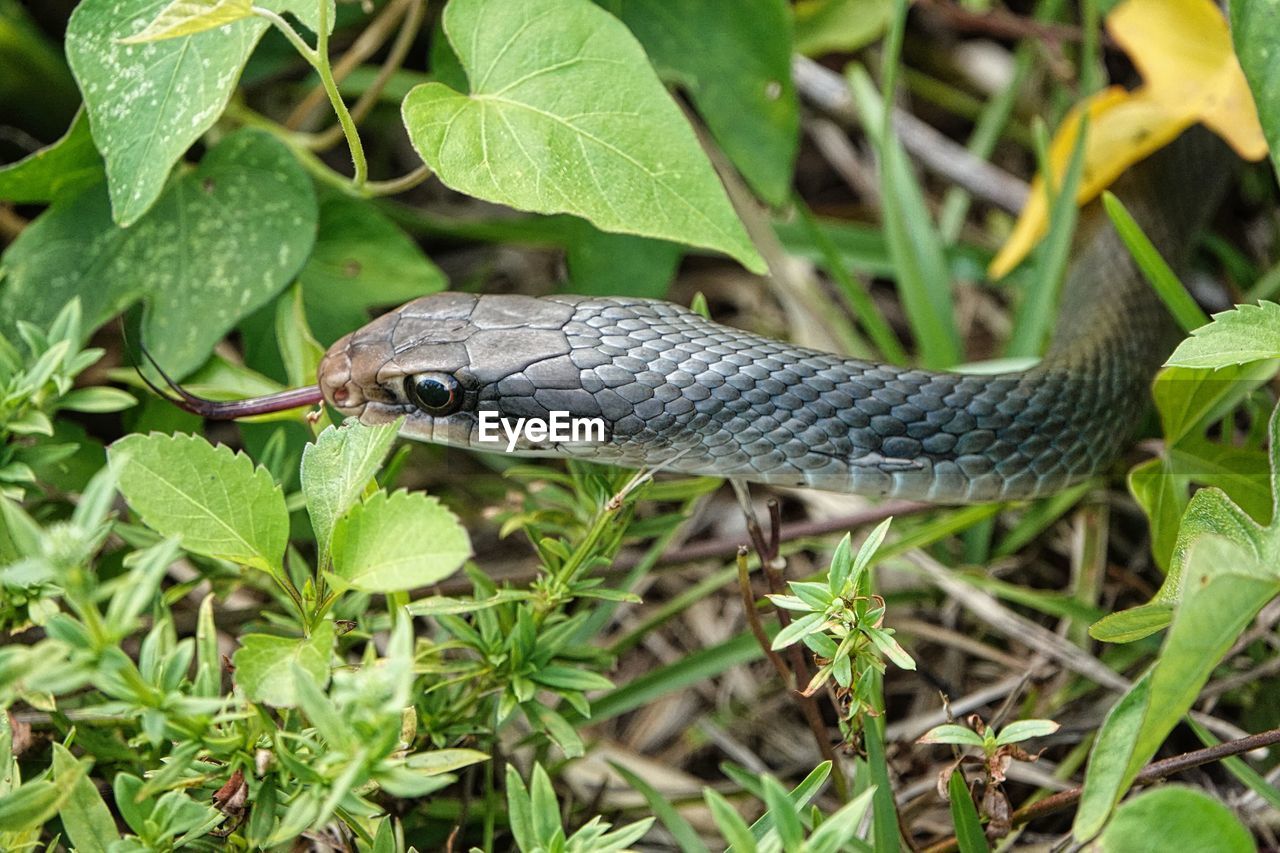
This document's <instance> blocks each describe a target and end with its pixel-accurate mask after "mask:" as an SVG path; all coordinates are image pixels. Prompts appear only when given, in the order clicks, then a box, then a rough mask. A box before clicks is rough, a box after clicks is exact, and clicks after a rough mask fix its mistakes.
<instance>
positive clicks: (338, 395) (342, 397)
mask: <svg viewBox="0 0 1280 853" xmlns="http://www.w3.org/2000/svg"><path fill="white" fill-rule="evenodd" d="M350 396H351V393H350V392H349V391H348V390H347V388H346V386H343V387H341V388H339V389H338V390H336V391H334V392H333V402H334V404H335V405H338V406H342V405H345V404H346V402H347V398H348V397H350Z"/></svg>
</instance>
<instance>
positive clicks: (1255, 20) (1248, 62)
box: [1227, 0, 1280, 173]
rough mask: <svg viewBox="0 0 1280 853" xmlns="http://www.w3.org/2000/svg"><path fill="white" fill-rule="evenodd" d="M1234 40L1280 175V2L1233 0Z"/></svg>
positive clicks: (1274, 163)
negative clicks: (1279, 40) (1279, 35)
mask: <svg viewBox="0 0 1280 853" xmlns="http://www.w3.org/2000/svg"><path fill="white" fill-rule="evenodd" d="M1227 5H1228V7H1229V9H1230V16H1231V40H1232V42H1234V44H1235V48H1236V56H1237V57H1239V59H1240V67H1241V68H1242V69H1244V76H1245V79H1246V80H1248V81H1249V89H1250V90H1251V91H1252V92H1253V101H1254V103H1255V104H1256V105H1257V107H1258V118H1259V119H1260V120H1261V122H1262V132H1263V135H1264V136H1266V138H1267V147H1269V148H1270V149H1271V164H1272V167H1273V168H1275V170H1276V171H1277V173H1280V52H1277V51H1276V19H1277V18H1280V0H1230V2H1229V3H1228V4H1227Z"/></svg>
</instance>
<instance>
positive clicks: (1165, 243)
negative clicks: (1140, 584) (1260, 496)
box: [319, 130, 1230, 503]
mask: <svg viewBox="0 0 1280 853" xmlns="http://www.w3.org/2000/svg"><path fill="white" fill-rule="evenodd" d="M1229 163H1230V159H1229V157H1228V155H1227V154H1226V153H1225V150H1224V148H1223V146H1222V145H1221V144H1220V143H1218V142H1217V140H1216V139H1213V138H1211V137H1210V136H1209V134H1207V133H1206V132H1203V131H1200V130H1195V131H1192V132H1189V133H1187V134H1184V136H1183V137H1182V138H1181V139H1179V140H1178V141H1177V142H1175V143H1174V144H1173V145H1171V146H1169V147H1168V148H1166V149H1164V150H1163V151H1161V152H1158V153H1157V154H1156V155H1153V156H1152V157H1150V158H1149V159H1148V160H1147V161H1145V162H1144V163H1143V164H1141V165H1140V166H1139V167H1137V168H1135V169H1134V170H1132V171H1131V172H1130V173H1129V174H1128V175H1126V176H1125V178H1123V179H1122V180H1121V181H1120V182H1118V183H1117V184H1116V185H1115V187H1114V188H1113V189H1114V191H1115V192H1116V194H1117V195H1118V196H1120V197H1121V199H1122V200H1123V201H1124V202H1125V204H1126V205H1127V206H1128V208H1129V210H1130V212H1131V213H1132V214H1133V215H1134V217H1135V218H1136V219H1137V220H1138V222H1139V223H1140V224H1141V225H1142V227H1143V229H1144V231H1145V232H1146V233H1147V235H1148V236H1150V237H1151V238H1152V240H1153V241H1154V242H1155V243H1156V245H1157V246H1158V247H1161V249H1162V251H1163V252H1164V254H1165V256H1166V257H1167V258H1169V259H1170V260H1171V261H1172V262H1173V263H1174V265H1175V266H1177V265H1179V264H1180V263H1181V262H1183V261H1185V259H1186V255H1187V253H1188V250H1189V247H1190V245H1191V242H1192V239H1193V237H1194V234H1195V233H1196V231H1198V230H1199V228H1200V227H1201V226H1202V225H1203V222H1204V220H1205V218H1206V217H1207V216H1208V214H1209V213H1210V212H1211V211H1212V210H1213V208H1214V205H1215V202H1216V199H1217V198H1218V197H1219V196H1220V194H1221V191H1222V189H1223V188H1224V187H1225V184H1226V177H1227V175H1228V174H1229V171H1230V169H1229V166H1228V164H1229ZM1093 207H1094V208H1096V205H1094V206H1093ZM1076 246H1077V248H1076V251H1075V255H1074V258H1075V261H1074V263H1073V265H1072V267H1071V269H1070V270H1069V272H1068V274H1067V280H1066V282H1065V283H1064V291H1063V298H1062V308H1061V311H1060V315H1059V321H1058V325H1057V329H1056V331H1055V335H1054V340H1053V343H1052V345H1051V347H1050V349H1049V352H1048V354H1047V355H1046V356H1045V358H1044V359H1043V360H1042V361H1041V362H1040V364H1038V365H1037V366H1035V367H1033V368H1031V369H1029V370H1026V371H1021V372H1016V373H1002V374H996V375H975V374H958V373H948V372H935V371H927V370H918V369H912V368H906V367H895V366H892V365H885V364H875V363H871V362H867V361H861V360H857V359H851V358H845V357H842V356H839V355H834V354H832V353H826V352H820V351H817V350H811V349H806V348H803V347H797V346H793V345H791V344H787V343H784V342H780V341H775V340H771V339H769V338H764V337H761V336H758V335H754V334H750V333H748V332H744V331H741V330H738V329H733V328H729V327H726V326H721V325H718V324H716V323H713V322H711V321H709V320H706V319H704V318H703V317H701V316H700V315H698V314H695V313H694V312H692V311H690V310H688V309H686V308H682V307H680V306H677V305H673V304H671V303H666V302H660V301H654V300H644V299H627V298H619V299H610V298H594V297H575V296H550V297H544V298H541V299H535V298H531V297H524V296H501V295H485V296H476V295H468V294H454V293H446V294H437V295H434V296H428V297H424V298H422V299H418V300H414V301H413V302H410V303H408V304H407V305H404V306H402V307H401V308H399V309H397V310H395V311H392V312H390V313H388V314H386V315H384V316H382V317H380V318H378V319H377V320H374V321H373V322H371V323H370V324H368V325H367V326H365V327H363V328H362V329H360V330H358V331H356V332H354V333H352V334H351V335H348V336H347V337H346V338H343V339H342V340H340V341H338V342H337V343H336V344H334V346H333V347H332V348H331V349H330V351H329V354H328V355H327V356H326V358H325V360H324V361H323V362H322V364H321V366H320V371H319V378H320V385H321V388H322V390H323V392H324V394H325V397H326V399H327V400H328V401H329V402H330V403H331V404H332V405H334V406H335V407H336V408H338V409H339V410H341V411H343V412H345V413H347V414H352V415H356V416H359V417H360V419H361V420H363V421H364V422H366V423H381V422H388V421H391V420H394V419H395V418H397V417H399V416H401V415H404V416H406V421H405V424H404V426H403V428H402V432H403V434H405V435H407V436H410V437H413V438H419V439H423V440H426V441H433V442H439V443H447V444H456V445H463V446H470V447H476V448H479V449H502V448H503V447H504V446H505V445H504V444H486V443H484V442H482V441H481V440H480V436H479V424H480V415H481V413H484V412H494V413H496V414H497V415H498V416H500V417H502V418H505V419H508V420H515V419H519V418H525V419H529V418H542V419H549V418H550V417H551V414H552V413H553V412H565V413H568V415H569V416H571V417H575V418H598V419H601V420H602V421H603V422H604V424H605V425H606V435H605V440H604V441H579V442H572V441H570V442H551V441H536V440H523V441H521V442H520V444H519V445H518V447H517V451H518V452H520V453H522V454H524V455H560V456H575V457H580V458H589V459H594V460H598V461H601V462H606V463H612V464H617V465H624V466H631V467H640V466H653V467H663V468H664V469H666V470H674V471H680V472H685V473H691V474H707V475H713V476H722V477H733V478H740V479H743V480H746V481H750V482H761V483H772V484H778V485H787V486H808V487H812V488H818V489H827V490H832V491H842V492H856V493H860V494H869V495H879V496H894V497H903V498H912V499H921V500H931V501H937V502H946V503H959V502H978V501H992V500H1007V499H1016V498H1031V497H1036V496H1039V495H1044V494H1048V493H1051V492H1054V491H1057V490H1060V489H1062V488H1065V487H1066V486H1069V485H1071V484H1072V483H1075V482H1077V481H1079V480H1081V479H1083V478H1085V477H1088V476H1090V475H1091V474H1093V473H1095V472H1097V471H1098V470H1100V469H1101V468H1103V467H1105V466H1107V465H1109V464H1110V463H1111V462H1112V461H1114V459H1115V458H1116V456H1117V455H1118V454H1119V453H1120V451H1121V450H1122V449H1123V448H1124V446H1125V443H1126V441H1127V440H1128V438H1129V436H1130V434H1131V432H1132V429H1133V425H1134V423H1135V422H1136V421H1137V420H1138V417H1139V416H1140V414H1141V412H1142V410H1143V408H1144V407H1145V405H1146V400H1147V396H1148V394H1147V389H1148V385H1149V383H1150V380H1151V376H1152V375H1153V373H1154V371H1155V369H1156V367H1157V366H1158V365H1159V363H1160V362H1161V361H1162V360H1163V357H1164V356H1165V355H1166V354H1167V353H1168V349H1169V345H1170V343H1171V341H1172V339H1173V338H1172V327H1171V323H1170V321H1169V319H1168V317H1167V315H1166V314H1165V312H1164V309H1163V308H1162V306H1161V305H1160V304H1159V301H1158V300H1157V298H1156V297H1155V296H1154V294H1153V293H1152V292H1151V291H1150V289H1149V287H1148V286H1147V284H1146V283H1145V281H1144V280H1143V279H1142V277H1141V276H1140V275H1139V273H1138V271H1137V270H1136V269H1135V267H1134V264H1133V262H1132V260H1131V259H1130V257H1129V255H1128V252H1127V251H1126V250H1125V248H1124V246H1123V244H1122V243H1121V241H1120V240H1119V238H1118V237H1117V236H1116V234H1115V232H1114V231H1113V230H1112V229H1111V227H1110V226H1109V225H1108V224H1106V222H1105V217H1103V216H1101V215H1100V213H1099V212H1098V211H1097V210H1096V209H1088V208H1087V209H1086V210H1085V212H1084V214H1083V216H1082V219H1081V227H1080V229H1079V230H1078V233H1077V243H1076ZM426 372H431V373H440V374H448V375H451V376H452V377H454V378H455V379H456V380H457V382H458V384H459V386H460V393H461V394H462V399H461V407H460V408H459V409H458V410H457V411H455V412H453V413H451V414H448V415H443V416H438V417H433V416H431V415H429V414H427V413H426V412H425V411H423V410H422V409H420V408H419V407H417V406H415V405H414V404H413V403H411V402H410V401H409V399H408V397H407V396H406V392H405V389H404V386H405V380H406V378H407V377H413V376H417V375H420V374H422V373H426Z"/></svg>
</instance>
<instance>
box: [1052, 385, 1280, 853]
mask: <svg viewBox="0 0 1280 853" xmlns="http://www.w3.org/2000/svg"><path fill="white" fill-rule="evenodd" d="M1270 439H1271V448H1272V450H1271V453H1272V460H1271V488H1272V495H1273V500H1275V499H1280V407H1277V409H1276V411H1275V412H1273V414H1272V417H1271V423H1270ZM1272 516H1273V520H1272V523H1271V526H1269V527H1262V526H1260V525H1258V524H1257V523H1256V522H1255V521H1253V520H1252V519H1251V518H1250V517H1249V515H1248V514H1247V513H1245V512H1244V511H1243V510H1241V509H1240V508H1239V507H1238V506H1236V505H1235V504H1233V503H1232V502H1231V501H1230V500H1229V499H1228V498H1227V496H1226V495H1225V494H1224V493H1222V492H1221V491H1219V490H1217V489H1212V488H1210V489H1202V490H1201V491H1199V492H1197V493H1196V495H1195V497H1194V498H1192V501H1191V503H1190V505H1189V506H1188V507H1187V511H1186V514H1185V515H1184V517H1183V521H1182V528H1181V530H1180V532H1179V537H1178V543H1177V545H1176V546H1175V549H1174V558H1173V565H1172V567H1171V571H1170V573H1169V576H1168V578H1167V579H1166V584H1165V587H1162V589H1161V595H1162V598H1161V600H1162V601H1164V602H1167V603H1173V602H1176V603H1177V609H1176V610H1175V611H1174V614H1173V620H1172V623H1171V624H1170V627H1169V632H1168V635H1167V636H1166V637H1165V643H1164V648H1163V649H1162V650H1161V653H1160V657H1159V658H1158V659H1157V660H1156V663H1155V664H1154V666H1153V667H1152V669H1151V671H1150V673H1149V674H1148V675H1147V676H1145V677H1144V678H1143V679H1141V680H1140V681H1139V682H1138V683H1136V684H1135V685H1134V686H1133V687H1132V688H1130V691H1129V692H1128V693H1127V694H1126V695H1125V696H1124V697H1123V698H1122V699H1121V700H1120V702H1119V703H1118V704H1117V706H1116V708H1115V709H1113V711H1112V712H1111V714H1110V715H1109V716H1108V718H1107V720H1106V722H1104V724H1103V727H1102V729H1101V731H1100V732H1099V735H1098V741H1097V743H1096V744H1095V745H1094V749H1093V751H1092V753H1091V758H1090V765H1089V772H1088V774H1087V775H1086V777H1085V785H1084V793H1083V795H1082V798H1081V803H1080V809H1079V811H1078V812H1077V815H1076V820H1075V824H1074V826H1073V829H1072V831H1073V833H1074V834H1075V836H1076V838H1077V840H1079V841H1086V840H1088V839H1090V838H1092V837H1093V835H1095V834H1096V833H1097V832H1098V831H1099V830H1100V829H1101V828H1102V826H1103V824H1104V823H1105V821H1106V818H1107V816H1108V815H1109V814H1110V812H1111V809H1112V808H1114V806H1115V804H1116V803H1117V802H1118V801H1119V799H1120V797H1121V795H1122V794H1123V793H1124V791H1125V790H1126V789H1127V788H1128V786H1129V785H1130V784H1131V782H1132V780H1133V778H1134V776H1135V775H1136V774H1137V772H1138V771H1139V770H1140V769H1141V767H1142V766H1143V765H1144V764H1145V763H1146V762H1147V761H1148V760H1150V758H1151V757H1152V756H1153V755H1154V754H1155V752H1156V750H1157V749H1158V748H1159V747H1160V744H1161V743H1163V742H1164V739H1165V738H1166V737H1167V736H1168V734H1169V732H1170V731H1172V730H1173V728H1174V726H1175V725H1177V723H1178V721H1179V720H1181V719H1182V717H1183V715H1184V714H1186V713H1187V711H1188V710H1190V708H1191V706H1192V704H1193V703H1194V701H1195V699H1196V696H1197V695H1198V694H1199V692H1200V689H1201V688H1202V687H1203V686H1204V684H1205V682H1206V681H1207V680H1208V678H1209V676H1210V674H1211V673H1212V671H1213V669H1214V667H1215V666H1217V664H1218V662H1219V661H1220V660H1221V658H1222V656H1223V655H1224V654H1225V653H1226V651H1227V650H1228V649H1229V648H1230V647H1231V646H1232V644H1233V643H1234V642H1235V641H1236V639H1237V638H1238V637H1239V635H1240V633H1241V632H1242V631H1243V630H1244V628H1245V626H1247V625H1248V624H1249V623H1250V622H1251V621H1252V620H1253V618H1254V615H1255V614H1256V613H1257V612H1258V610H1260V609H1261V608H1262V606H1263V605H1265V604H1266V603H1267V602H1268V601H1270V600H1271V599H1272V598H1274V597H1275V596H1276V595H1280V570H1277V568H1276V567H1277V565H1280V520H1277V519H1276V518H1275V516H1276V513H1275V512H1274V511H1273V513H1272Z"/></svg>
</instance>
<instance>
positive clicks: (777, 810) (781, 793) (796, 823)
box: [760, 773, 804, 850]
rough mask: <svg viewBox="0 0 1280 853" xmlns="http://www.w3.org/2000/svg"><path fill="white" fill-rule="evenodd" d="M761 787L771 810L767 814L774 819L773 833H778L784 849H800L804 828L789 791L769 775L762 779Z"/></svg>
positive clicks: (766, 803)
mask: <svg viewBox="0 0 1280 853" xmlns="http://www.w3.org/2000/svg"><path fill="white" fill-rule="evenodd" d="M760 785H761V787H762V788H763V789H764V790H763V793H764V802H765V805H766V806H768V808H769V810H768V811H767V812H766V814H767V815H768V816H769V817H770V818H772V819H773V831H775V832H777V834H778V838H779V840H781V841H782V849H783V850H797V849H799V848H800V846H801V844H803V843H804V826H803V825H802V824H801V823H800V816H799V815H798V814H796V811H797V809H796V806H794V805H792V803H791V799H790V798H789V797H788V796H787V789H786V788H784V787H782V783H780V782H779V781H778V780H777V779H775V778H773V777H772V776H770V775H769V774H767V773H766V774H765V775H764V776H762V777H761V778H760Z"/></svg>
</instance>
